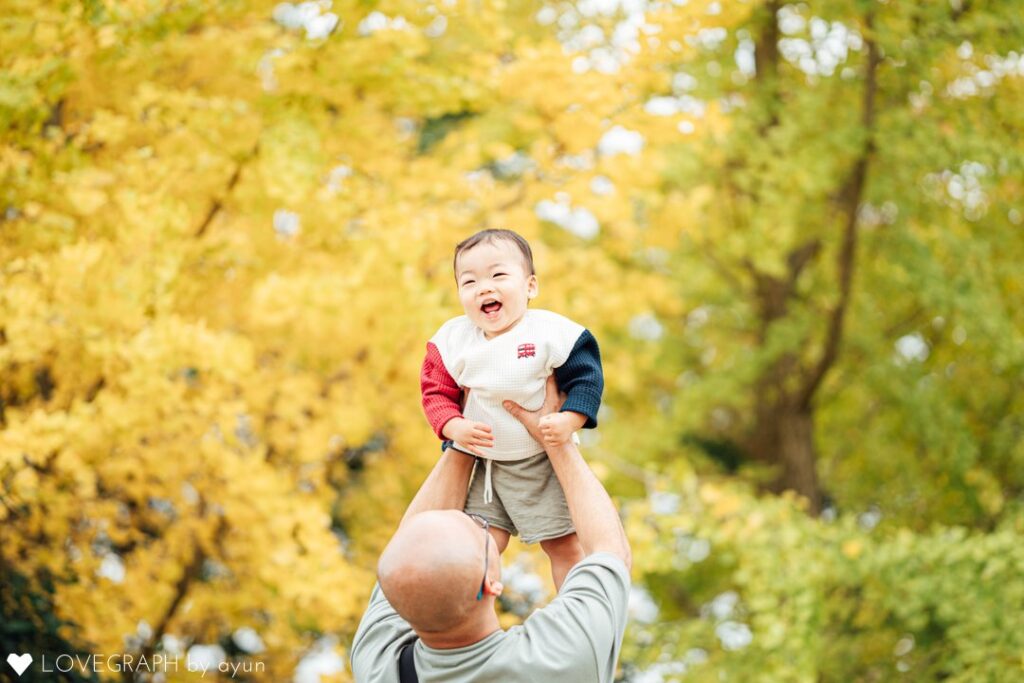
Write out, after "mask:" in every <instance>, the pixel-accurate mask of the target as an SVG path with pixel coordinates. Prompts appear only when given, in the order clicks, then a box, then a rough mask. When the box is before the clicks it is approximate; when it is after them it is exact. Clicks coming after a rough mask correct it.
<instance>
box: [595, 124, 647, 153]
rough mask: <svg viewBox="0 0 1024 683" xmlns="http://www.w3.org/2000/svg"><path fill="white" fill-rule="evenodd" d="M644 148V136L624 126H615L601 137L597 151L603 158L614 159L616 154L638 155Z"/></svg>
mask: <svg viewBox="0 0 1024 683" xmlns="http://www.w3.org/2000/svg"><path fill="white" fill-rule="evenodd" d="M643 148H644V136H643V135H641V134H640V133H639V132H637V131H632V130H629V129H627V128H623V127H622V126H615V127H613V128H612V129H611V130H609V131H607V132H606V133H605V134H604V135H602V136H601V140H600V142H598V144H597V150H598V152H600V154H601V155H602V156H606V157H612V156H615V155H616V154H629V155H634V156H635V155H637V154H640V152H641V151H642V150H643Z"/></svg>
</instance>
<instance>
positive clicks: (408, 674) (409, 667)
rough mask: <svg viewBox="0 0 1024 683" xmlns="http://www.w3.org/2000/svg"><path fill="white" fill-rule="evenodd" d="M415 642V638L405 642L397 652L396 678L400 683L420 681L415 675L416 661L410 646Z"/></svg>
mask: <svg viewBox="0 0 1024 683" xmlns="http://www.w3.org/2000/svg"><path fill="white" fill-rule="evenodd" d="M415 644H416V641H415V640H413V641H411V642H409V643H406V644H405V645H403V646H402V649H401V650H400V651H399V653H398V680H400V681H401V683H420V679H419V677H418V676H417V675H416V663H415V662H414V661H413V658H412V655H413V649H412V647H413V645H415Z"/></svg>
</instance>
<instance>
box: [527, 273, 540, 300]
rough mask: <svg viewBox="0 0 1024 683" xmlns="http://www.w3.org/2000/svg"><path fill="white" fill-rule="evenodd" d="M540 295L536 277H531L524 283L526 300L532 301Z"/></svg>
mask: <svg viewBox="0 0 1024 683" xmlns="http://www.w3.org/2000/svg"><path fill="white" fill-rule="evenodd" d="M538 294H540V285H538V284H537V276H536V275H531V276H530V279H529V280H527V281H526V298H527V299H533V298H536V296H537V295H538Z"/></svg>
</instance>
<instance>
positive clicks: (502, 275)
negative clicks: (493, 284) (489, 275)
mask: <svg viewBox="0 0 1024 683" xmlns="http://www.w3.org/2000/svg"><path fill="white" fill-rule="evenodd" d="M506 275H508V273H495V274H494V277H505V276H506Z"/></svg>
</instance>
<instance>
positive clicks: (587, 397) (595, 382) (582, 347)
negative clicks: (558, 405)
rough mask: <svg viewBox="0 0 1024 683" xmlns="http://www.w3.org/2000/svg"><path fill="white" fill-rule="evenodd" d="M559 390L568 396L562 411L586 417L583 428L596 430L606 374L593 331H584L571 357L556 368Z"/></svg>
mask: <svg viewBox="0 0 1024 683" xmlns="http://www.w3.org/2000/svg"><path fill="white" fill-rule="evenodd" d="M554 372H555V380H556V381H557V382H558V388H559V389H561V390H562V391H564V392H565V393H566V399H565V403H564V404H563V405H562V411H563V412H564V411H566V410H571V411H573V412H575V413H579V414H580V415H585V416H586V417H587V421H586V422H585V423H584V425H583V426H584V428H587V429H592V428H594V427H596V426H597V410H598V408H600V407H601V394H602V393H603V392H604V371H603V370H602V369H601V351H600V349H599V348H598V346H597V339H595V338H594V335H592V334H591V333H590V330H583V332H582V333H581V334H580V336H579V337H578V338H577V339H576V343H575V344H573V347H572V351H570V352H569V357H568V358H567V359H566V360H565V362H564V363H562V364H561V365H560V366H558V367H557V368H555V370H554Z"/></svg>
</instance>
